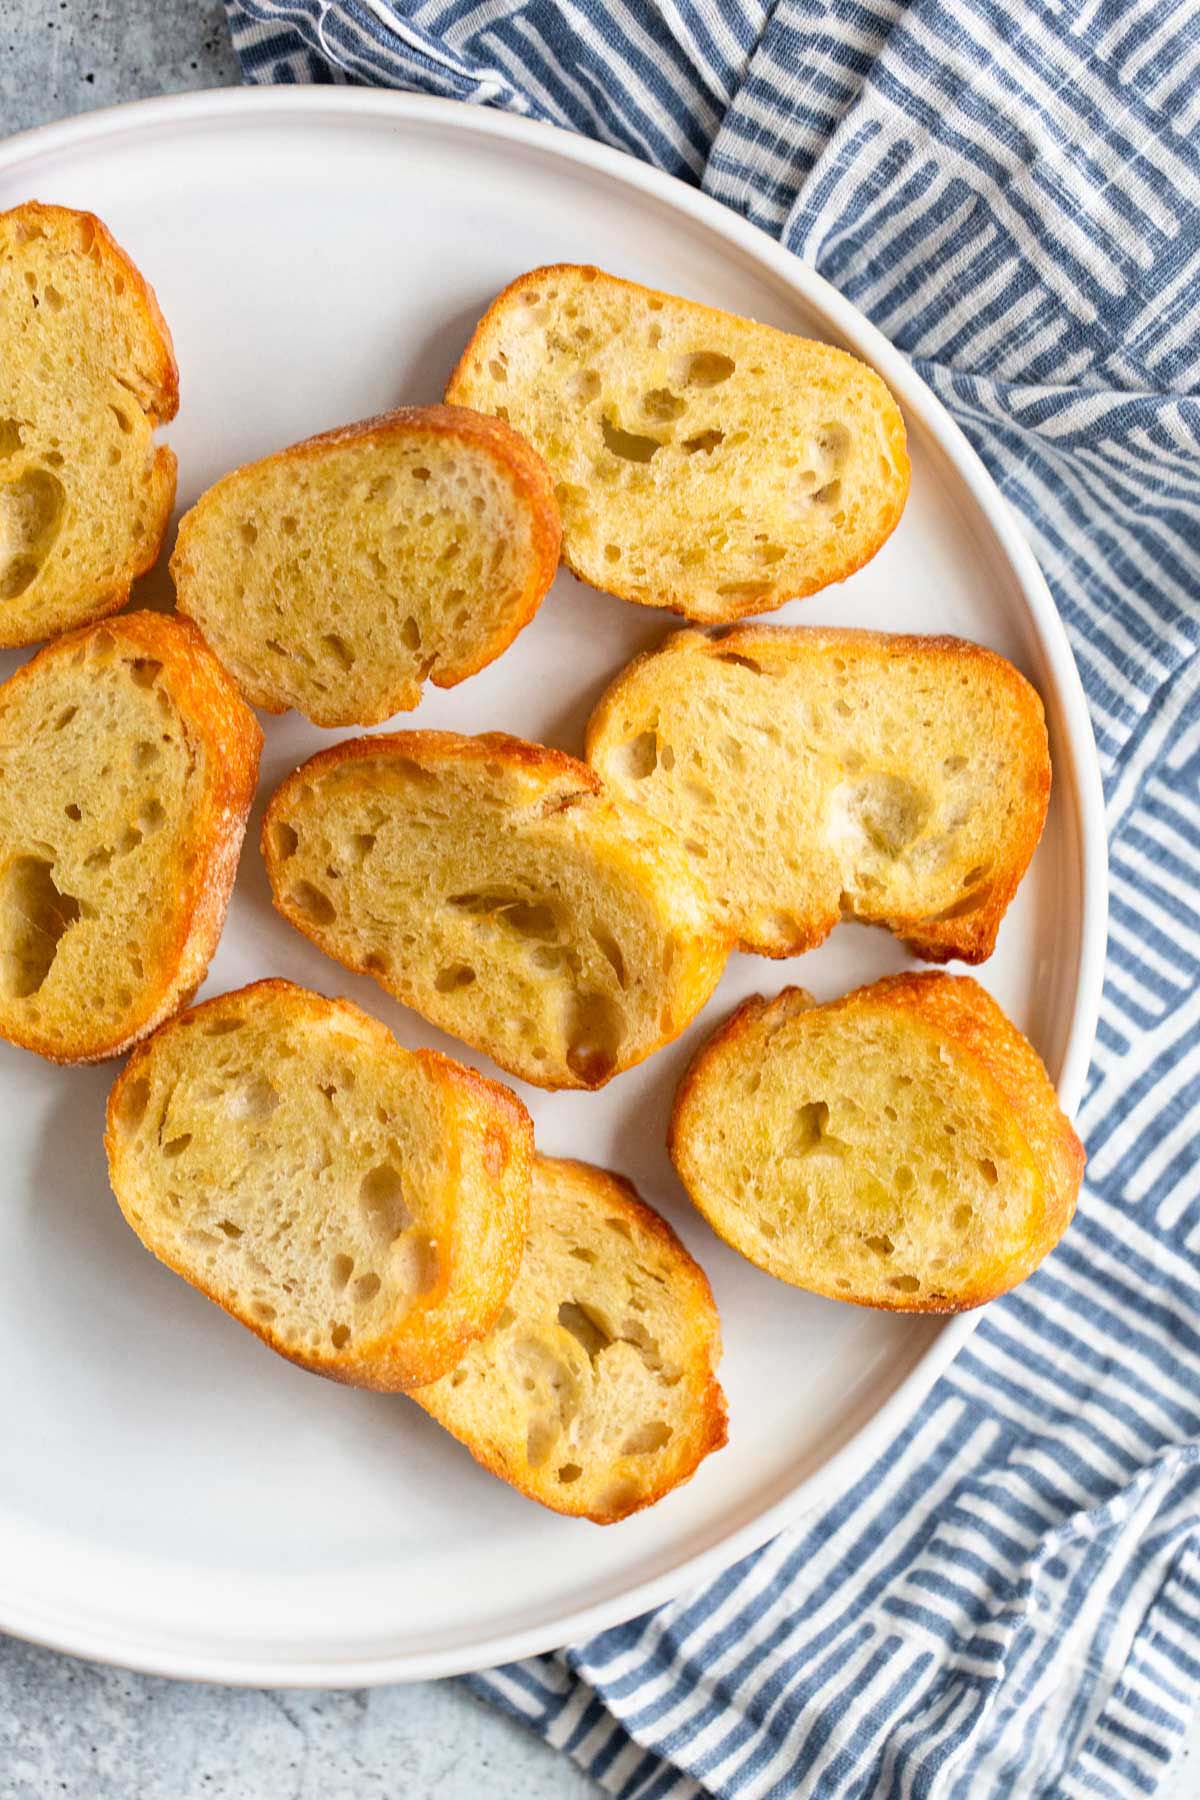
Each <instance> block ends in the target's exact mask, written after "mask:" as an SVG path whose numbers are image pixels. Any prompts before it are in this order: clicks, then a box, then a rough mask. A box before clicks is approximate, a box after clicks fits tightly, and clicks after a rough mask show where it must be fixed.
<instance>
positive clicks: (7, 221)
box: [0, 200, 179, 649]
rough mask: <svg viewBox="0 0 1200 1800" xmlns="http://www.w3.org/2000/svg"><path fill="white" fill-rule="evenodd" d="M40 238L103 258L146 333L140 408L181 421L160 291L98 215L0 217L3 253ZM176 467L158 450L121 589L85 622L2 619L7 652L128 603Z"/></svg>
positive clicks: (1, 640)
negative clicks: (145, 515)
mask: <svg viewBox="0 0 1200 1800" xmlns="http://www.w3.org/2000/svg"><path fill="white" fill-rule="evenodd" d="M34 236H42V237H51V238H55V239H57V240H59V241H60V242H61V243H62V244H63V245H64V247H67V246H69V247H70V248H71V249H73V250H74V251H75V253H77V254H81V255H94V256H95V258H96V261H97V263H98V264H99V265H100V266H101V267H102V268H103V269H104V271H105V274H106V276H107V279H108V282H109V285H110V286H113V285H114V284H115V286H116V291H117V292H118V293H120V294H121V295H122V299H123V301H124V303H125V304H126V305H128V306H130V307H132V309H133V311H134V313H135V314H136V316H137V321H138V325H139V328H140V333H141V339H140V344H139V349H140V350H141V351H142V354H143V356H144V358H145V364H144V365H142V364H139V367H138V373H139V375H140V376H141V378H142V383H143V385H142V387H141V389H140V391H139V392H138V393H137V395H136V398H137V401H138V404H139V405H140V406H141V407H142V409H143V411H144V412H145V413H146V415H147V417H148V418H149V420H150V423H151V425H152V427H153V426H157V425H161V424H165V423H167V422H168V421H169V420H171V419H173V418H174V417H175V414H176V412H177V411H178V409H179V366H178V364H177V362H176V360H175V348H174V345H173V343H172V341H171V333H170V330H169V328H168V326H167V322H166V320H165V319H164V318H163V315H162V311H161V308H160V307H159V304H158V298H157V296H156V294H155V292H154V289H153V288H152V287H151V286H150V283H149V282H148V281H147V280H146V278H145V276H144V275H142V273H141V271H140V270H139V269H138V268H137V266H136V265H135V264H134V262H133V261H132V260H131V258H130V257H129V256H128V255H127V254H126V252H125V251H124V250H123V249H122V248H121V246H120V244H118V243H117V241H116V239H115V238H114V237H113V235H112V233H111V231H109V229H108V227H107V226H106V225H105V224H104V222H103V220H101V219H98V218H97V217H96V215H95V214H94V213H90V212H80V211H76V210H74V209H73V208H71V207H67V206H52V205H45V204H43V203H42V202H41V201H38V200H29V201H26V202H25V203H24V204H23V205H21V206H16V207H13V208H11V209H10V210H9V211H8V212H4V213H0V251H3V248H4V246H5V243H6V242H8V243H14V242H15V243H17V244H19V243H21V242H22V241H26V240H28V239H29V238H30V237H34ZM176 467H177V465H176V460H175V454H174V452H173V451H172V450H170V449H168V448H167V446H166V445H165V444H160V445H157V446H156V447H155V449H154V457H153V474H152V478H151V480H150V482H149V484H148V491H147V503H148V507H149V511H150V532H149V535H148V536H147V537H146V538H145V540H144V542H143V544H142V546H141V548H140V550H135V552H134V553H133V555H132V556H131V557H130V560H129V563H128V564H127V566H126V568H125V569H124V571H123V572H122V574H121V576H120V578H119V579H118V580H117V582H116V583H115V584H114V585H113V587H112V588H111V589H109V590H108V591H107V592H105V593H102V594H97V595H95V596H94V597H93V598H92V599H91V600H89V601H88V603H87V606H86V610H85V611H84V612H83V615H82V617H81V615H80V609H78V608H75V609H70V610H68V609H66V608H60V609H59V610H58V612H56V613H53V614H51V615H50V616H48V617H47V618H46V619H44V620H43V621H42V622H41V623H39V624H38V625H37V626H36V627H33V626H32V625H30V624H29V623H27V622H26V623H22V622H21V620H20V618H19V616H18V615H17V614H16V613H14V612H12V611H11V610H10V612H9V614H8V616H7V617H6V618H5V619H3V620H0V648H6V649H10V648H14V647H17V646H21V645H24V644H30V643H36V642H38V641H40V640H42V639H45V638H49V637H54V636H56V635H57V634H58V633H59V632H61V631H64V630H67V629H70V628H74V627H76V626H79V625H81V624H84V623H91V622H93V621H95V620H97V619H103V618H107V617H108V616H109V615H110V614H111V613H114V612H117V611H119V609H120V608H121V607H122V606H124V605H125V603H126V602H127V600H128V599H129V594H130V589H131V587H132V585H133V583H134V581H135V580H136V579H137V578H138V576H140V575H144V574H145V573H146V571H147V570H148V569H151V568H153V567H154V564H155V563H156V562H157V561H158V557H159V553H160V552H161V550H162V545H163V540H164V538H165V537H166V533H167V527H168V524H169V523H170V517H171V508H172V506H173V505H174V501H175V476H176Z"/></svg>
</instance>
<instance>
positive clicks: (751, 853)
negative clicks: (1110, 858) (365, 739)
mask: <svg viewBox="0 0 1200 1800" xmlns="http://www.w3.org/2000/svg"><path fill="white" fill-rule="evenodd" d="M587 756H588V760H589V761H590V762H591V763H592V764H593V765H594V767H595V768H597V769H598V770H599V771H600V773H601V775H603V776H604V778H605V780H606V781H608V782H609V783H610V784H611V786H612V787H613V788H615V789H616V791H617V792H618V793H620V794H621V795H623V796H624V797H625V798H626V799H629V800H633V801H636V802H639V803H640V804H641V805H642V806H644V807H646V808H647V810H648V811H650V812H652V813H653V814H654V815H655V817H656V818H660V819H662V820H663V821H664V822H665V823H666V824H668V825H671V826H673V827H674V828H675V830H676V831H677V832H678V833H679V834H680V836H681V837H682V838H683V839H684V840H685V842H686V844H687V847H688V850H689V852H690V853H691V855H692V856H693V857H695V858H696V860H697V865H698V867H699V868H700V869H701V870H702V871H703V873H704V874H705V875H706V876H707V878H708V881H709V885H710V887H711V888H712V891H713V896H714V899H715V900H716V902H717V905H718V907H719V909H720V912H721V916H722V918H723V919H724V920H725V921H726V922H727V923H728V925H729V926H730V928H731V929H732V930H733V931H734V932H736V934H737V937H738V940H739V943H740V945H741V947H742V949H743V950H758V951H762V952H763V954H765V955H767V956H794V955H796V954H797V953H798V952H799V951H801V950H809V949H811V948H812V947H813V945H814V944H819V943H820V942H821V941H822V939H823V938H825V937H827V936H828V934H829V933H830V931H832V929H833V927H834V926H835V925H836V924H837V922H838V920H839V919H859V920H861V921H863V922H864V923H866V924H872V925H885V926H886V927H887V928H888V930H889V931H894V932H895V933H896V935H897V937H901V938H903V939H905V941H906V942H907V943H908V944H909V945H910V946H911V948H912V949H913V950H914V951H915V952H916V954H917V955H918V956H923V957H925V958H926V959H927V960H929V961H930V962H945V961H947V960H948V959H949V958H950V957H952V956H957V957H961V958H962V959H963V960H964V961H965V962H972V963H976V962H982V961H983V959H984V958H985V957H987V956H990V955H991V953H992V950H993V949H994V948H995V943H996V932H997V930H998V928H999V925H1000V921H1001V919H1002V918H1003V916H1004V912H1005V909H1006V908H1007V906H1008V904H1009V901H1010V900H1011V899H1012V897H1013V895H1014V894H1015V892H1016V890H1017V886H1018V883H1019V882H1020V880H1021V877H1022V876H1023V875H1024V873H1025V871H1026V869H1027V868H1028V867H1029V860H1030V858H1031V857H1032V855H1033V852H1034V850H1035V849H1036V847H1037V843H1038V839H1039V838H1040V837H1041V834H1042V826H1043V825H1044V823H1045V819H1046V807H1047V805H1048V803H1049V797H1050V757H1049V751H1048V749H1047V743H1046V726H1045V720H1044V717H1043V713H1042V703H1041V701H1040V700H1039V699H1038V696H1037V694H1036V693H1035V692H1034V690H1033V688H1031V687H1030V685H1029V683H1028V682H1027V681H1026V680H1025V678H1024V676H1023V675H1020V674H1018V672H1017V670H1016V669H1014V668H1013V666H1012V664H1011V663H1009V662H1006V661H1005V660H1004V658H1003V657H1001V656H997V655H995V654H994V652H992V651H991V650H984V649H983V648H981V646H980V645H978V644H969V643H965V642H963V640H962V639H961V638H931V637H893V636H891V635H889V634H886V633H883V632H876V631H830V630H825V629H822V628H818V627H809V626H801V627H799V628H791V629H789V628H788V627H786V626H770V625H747V626H741V627H739V628H737V629H736V630H734V631H731V632H729V633H728V634H726V635H724V636H721V637H709V636H706V635H704V634H703V633H702V632H698V631H680V632H676V633H675V634H674V635H673V636H671V637H669V638H668V639H667V640H666V642H665V643H664V644H662V645H660V646H659V647H658V649H656V650H651V651H648V652H647V653H646V654H645V655H644V656H640V657H638V658H637V659H636V660H635V661H634V662H632V663H631V664H630V665H629V667H628V668H627V669H625V670H623V671H622V673H621V674H620V675H618V676H617V678H616V680H615V681H614V682H613V683H612V685H611V687H610V688H609V689H608V691H607V692H606V693H605V695H604V696H603V698H602V699H601V700H600V703H599V705H598V706H597V707H596V710H595V712H594V713H593V714H592V717H591V721H590V723H589V725H588V734H587Z"/></svg>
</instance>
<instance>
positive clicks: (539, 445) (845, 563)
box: [446, 264, 909, 623]
mask: <svg viewBox="0 0 1200 1800" xmlns="http://www.w3.org/2000/svg"><path fill="white" fill-rule="evenodd" d="M446 398H447V400H453V401H456V402H458V403H459V404H460V405H464V406H476V407H478V408H479V409H480V411H481V412H490V413H496V414H497V415H498V416H499V417H500V418H502V419H507V420H508V421H509V423H510V424H512V425H514V426H515V427H516V429H517V430H518V431H520V432H521V433H522V434H523V435H524V436H525V437H527V438H528V439H529V441H530V442H531V443H532V444H533V445H534V446H535V448H536V449H538V450H539V451H540V452H541V454H542V455H543V456H544V457H545V459H546V461H547V463H548V464H549V466H550V469H551V471H552V473H553V475H554V479H555V481H556V483H557V484H558V485H557V493H558V498H559V504H560V505H561V507H562V515H563V557H564V560H565V561H566V562H567V564H568V565H569V566H570V567H571V568H572V569H573V570H574V571H575V573H576V574H577V575H579V576H582V578H583V579H584V580H585V581H588V582H590V583H591V584H592V585H593V586H594V587H599V588H605V589H607V590H608V592H609V593H612V594H619V595H620V596H621V597H622V598H623V599H625V600H635V601H637V602H639V603H640V604H641V605H643V606H666V607H669V608H670V609H671V610H672V611H673V612H680V613H683V614H684V615H685V617H687V618H689V619H698V620H704V621H708V622H710V623H712V622H719V621H727V620H731V619H739V618H743V617H745V615H746V614H748V613H759V612H770V611H772V610H773V609H774V608H775V607H777V606H782V605H783V603H784V602H785V601H786V600H793V599H797V598H799V597H800V596H802V595H805V594H813V593H815V592H816V591H817V589H818V588H823V587H827V586H828V585H829V583H830V582H831V581H844V580H845V578H846V576H847V575H852V574H853V573H854V571H855V569H858V568H861V567H862V565H863V563H865V562H868V561H869V560H870V558H871V557H872V556H874V554H875V552H876V551H877V550H878V549H879V547H880V545H881V544H882V543H883V542H884V541H885V539H886V538H887V537H888V536H889V534H890V533H891V531H892V530H893V529H894V527H895V525H896V523H897V521H898V520H899V518H900V514H901V512H902V511H903V509H904V502H905V499H906V497H907V495H908V479H909V464H908V454H907V451H906V449H905V440H904V422H903V420H902V419H901V417H900V411H899V408H898V407H897V405H896V403H895V401H894V400H893V399H892V396H891V394H890V393H889V392H888V390H887V388H886V387H885V386H884V384H883V382H882V381H881V380H880V378H879V376H878V375H876V374H875V372H874V370H872V369H868V368H867V367H866V365H865V364H863V363H860V362H858V361H857V360H856V358H854V357H853V356H848V355H847V354H846V352H845V351H844V350H835V349H834V348H833V347H832V345H830V344H819V343H811V342H809V341H808V340H807V339H805V338H798V337H793V336H792V335H791V334H790V333H789V332H786V331H776V330H774V329H773V328H772V327H771V326H768V325H757V324H755V323H753V322H752V321H751V320H749V319H740V318H737V317H735V316H734V315H733V314H731V313H724V312H717V311H715V310H714V309H713V308H712V307H709V306H699V305H697V304H696V302H695V301H693V300H680V299H677V298H676V297H675V296H674V295H671V294H660V293H657V292H655V291H654V289H652V288H644V287H638V286H636V285H635V284H634V283H633V282H631V281H620V280H618V279H617V277H616V276H614V275H606V274H604V273H603V272H602V271H601V270H599V269H593V268H581V267H576V266H572V265H569V264H562V265H559V266H557V267H554V268H546V269H534V270H533V271H532V273H531V274H528V275H522V276H520V277H519V279H518V280H516V281H514V282H513V283H512V285H511V286H510V287H507V288H505V290H504V292H503V293H502V294H501V295H500V296H499V298H498V299H497V300H495V301H493V303H492V305H491V307H490V308H489V309H488V311H487V312H486V313H485V315H484V317H483V318H482V320H481V321H480V323H479V325H478V326H477V327H476V330H475V334H474V336H473V337H472V339H471V341H470V343H469V344H468V345H467V348H466V350H465V351H464V353H463V357H462V360H461V361H460V363H459V365H458V367H457V368H456V369H455V371H454V374H453V375H452V376H451V378H450V385H449V387H448V388H447V389H446Z"/></svg>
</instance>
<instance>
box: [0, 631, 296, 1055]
mask: <svg viewBox="0 0 1200 1800" xmlns="http://www.w3.org/2000/svg"><path fill="white" fill-rule="evenodd" d="M261 745H262V732H261V731H260V729H259V726H258V721H257V720H256V719H255V717H254V714H253V713H252V712H251V711H250V710H249V708H248V707H247V706H246V705H245V703H244V702H243V700H242V698H241V696H240V695H239V693H238V691H237V689H236V687H235V686H234V684H233V682H232V681H231V680H230V678H229V677H228V675H226V673H225V671H224V669H223V668H222V667H221V665H220V663H219V662H218V661H217V659H216V657H215V656H213V654H212V652H211V651H210V650H209V649H208V648H207V647H206V645H205V643H204V641H203V639H202V638H201V636H200V634H199V632H198V631H197V630H196V629H195V627H194V626H192V625H189V624H188V623H187V621H186V620H181V619H172V618H165V617H163V615H162V614H160V613H126V614H124V615H123V616H122V617H121V618H117V619H110V620H107V621H106V622H104V623H102V624H99V625H92V626H88V627H86V628H85V629H84V630H82V631H79V632H75V633H73V634H72V635H71V636H69V637H65V638H60V639H59V641H58V642H57V643H54V644H49V645H47V646H46V648H45V649H44V650H42V651H40V652H39V653H38V655H36V656H35V657H33V658H32V659H31V660H30V661H29V662H27V663H26V664H25V665H24V667H23V668H20V669H18V670H17V672H16V674H15V675H13V676H12V677H11V679H10V680H8V681H6V682H5V683H4V685H3V686H2V687H0V1036H2V1037H6V1038H7V1039H8V1040H9V1041H10V1043H14V1044H20V1045H22V1046H23V1047H24V1048H25V1049H27V1050H36V1051H37V1052H38V1054H39V1055H40V1056H46V1057H49V1058H50V1059H51V1060H52V1061H54V1062H96V1061H99V1060H101V1059H102V1058H104V1057H107V1056H117V1055H119V1054H120V1053H121V1052H122V1051H124V1050H127V1049H128V1048H129V1046H130V1045H131V1044H132V1043H134V1042H136V1040H137V1039H138V1038H140V1037H144V1036H145V1035H146V1033H147V1032H149V1031H152V1030H153V1029H154V1027H155V1026H156V1025H158V1024H159V1023H160V1022H161V1021H162V1020H163V1019H165V1018H168V1017H169V1016H170V1014H171V1013H173V1012H175V1011H176V1010H177V1009H178V1008H179V1007H180V1006H182V1005H183V1004H184V1002H185V1001H186V1000H188V999H189V998H190V997H191V995H192V994H193V993H194V992H195V990H196V988H197V987H198V986H199V985H200V983H201V981H203V979H204V975H205V971H206V970H207V968H208V964H209V960H210V958H211V957H212V954H213V952H214V951H215V949H216V947H217V940H218V938H219V937H220V935H221V926H222V924H223V922H224V918H225V908H226V906H227V904H228V901H229V894H230V890H231V889H232V887H233V879H234V876H235V874H236V873H237V863H238V853H239V851H240V849H241V845H242V837H243V834H244V832H245V829H246V816H247V814H248V813H249V810H250V805H251V802H252V801H253V799H254V784H255V780H256V778H257V775H258V755H259V750H260V748H261Z"/></svg>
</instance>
